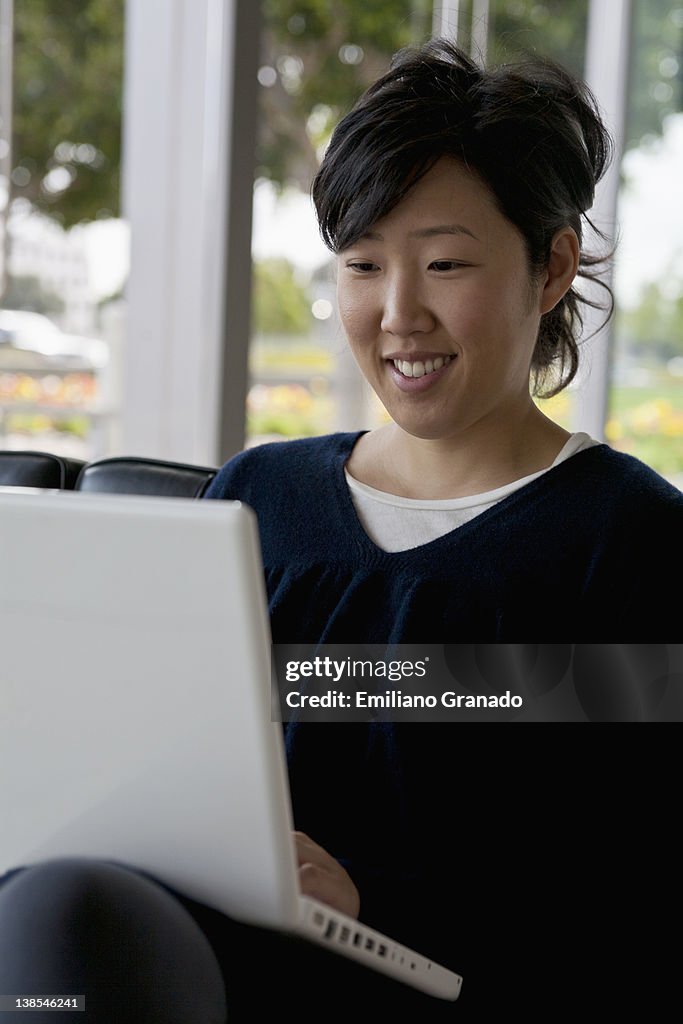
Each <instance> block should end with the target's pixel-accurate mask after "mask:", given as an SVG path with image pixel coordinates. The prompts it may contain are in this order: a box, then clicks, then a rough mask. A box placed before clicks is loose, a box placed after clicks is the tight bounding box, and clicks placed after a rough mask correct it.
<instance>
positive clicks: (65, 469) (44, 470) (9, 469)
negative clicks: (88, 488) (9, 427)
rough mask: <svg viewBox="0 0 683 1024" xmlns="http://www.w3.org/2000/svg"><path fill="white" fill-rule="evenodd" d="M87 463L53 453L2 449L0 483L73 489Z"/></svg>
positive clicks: (13, 485)
mask: <svg viewBox="0 0 683 1024" xmlns="http://www.w3.org/2000/svg"><path fill="white" fill-rule="evenodd" d="M84 466H85V462H83V461H82V460H80V459H67V458H64V457H63V456H61V455H51V454H50V453H49V452H32V451H18V452H15V451H0V486H2V487H42V488H49V489H53V488H57V489H58V490H68V491H72V490H73V489H74V487H75V486H76V481H77V479H78V475H79V473H80V472H81V470H82V469H83V467H84Z"/></svg>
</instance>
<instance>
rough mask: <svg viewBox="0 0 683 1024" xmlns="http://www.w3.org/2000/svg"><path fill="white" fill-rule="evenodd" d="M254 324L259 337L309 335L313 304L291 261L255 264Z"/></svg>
mask: <svg viewBox="0 0 683 1024" xmlns="http://www.w3.org/2000/svg"><path fill="white" fill-rule="evenodd" d="M252 309H253V312H252V324H253V329H254V330H255V331H256V332H257V333H258V334H300V335H304V334H308V332H309V331H310V325H311V302H310V299H309V297H308V294H307V292H306V289H305V288H304V287H303V286H302V285H301V284H299V282H298V281H297V279H296V276H295V273H294V267H293V266H292V264H291V263H289V262H288V261H287V260H260V261H259V262H258V263H255V264H254V275H253V301H252Z"/></svg>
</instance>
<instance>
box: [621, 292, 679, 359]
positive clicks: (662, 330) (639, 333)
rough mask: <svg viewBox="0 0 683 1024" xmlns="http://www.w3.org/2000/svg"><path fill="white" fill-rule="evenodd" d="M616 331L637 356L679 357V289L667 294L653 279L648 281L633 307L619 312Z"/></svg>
mask: <svg viewBox="0 0 683 1024" xmlns="http://www.w3.org/2000/svg"><path fill="white" fill-rule="evenodd" d="M618 334H619V337H620V338H621V340H622V342H623V344H624V345H625V347H626V349H627V350H628V351H629V352H632V353H635V354H637V355H651V356H654V357H656V358H657V359H659V360H663V361H666V360H668V359H673V358H674V357H675V356H683V292H682V293H681V294H679V295H678V296H677V297H669V296H667V295H665V294H663V293H662V290H661V288H660V287H659V285H658V284H657V283H656V282H653V283H652V284H649V285H648V286H647V287H646V288H645V289H644V291H643V296H642V299H641V301H640V304H639V305H638V306H637V307H636V308H635V309H632V310H621V311H620V312H619V314H618Z"/></svg>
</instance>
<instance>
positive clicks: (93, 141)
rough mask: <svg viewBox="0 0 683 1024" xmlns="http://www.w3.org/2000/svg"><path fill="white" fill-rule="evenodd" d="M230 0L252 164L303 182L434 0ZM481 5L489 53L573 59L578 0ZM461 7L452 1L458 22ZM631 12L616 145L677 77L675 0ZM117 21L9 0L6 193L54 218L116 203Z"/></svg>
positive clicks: (466, 8)
mask: <svg viewBox="0 0 683 1024" xmlns="http://www.w3.org/2000/svg"><path fill="white" fill-rule="evenodd" d="M241 2H253V3H258V2H261V3H262V7H263V13H264V28H263V37H262V57H261V63H262V67H261V71H260V76H259V80H260V81H261V83H262V84H261V118H260V129H259V133H260V134H259V144H258V160H257V164H258V168H257V174H258V175H259V176H261V177H265V178H268V179H269V180H271V181H272V182H273V183H275V184H276V185H278V186H280V187H282V186H284V185H286V184H287V183H294V184H296V185H297V186H298V187H299V188H301V189H303V190H304V191H307V190H308V188H309V185H310V181H311V179H312V177H313V174H314V173H315V171H316V170H317V167H318V162H319V157H320V154H321V152H322V147H323V146H324V145H325V143H326V142H327V140H328V138H329V136H330V134H331V131H332V129H333V127H334V125H335V124H336V123H337V121H338V120H339V118H340V117H341V116H342V115H343V114H344V113H345V112H346V111H347V110H349V109H350V107H351V106H352V105H353V103H354V102H355V100H356V99H357V98H358V96H359V95H360V93H361V92H362V91H363V90H364V89H365V87H366V86H367V85H368V84H369V83H370V82H371V81H373V80H374V79H375V78H376V77H377V76H378V75H379V74H381V73H382V72H383V71H384V70H386V69H387V68H388V66H389V61H390V58H391V56H392V54H393V53H395V52H396V51H397V50H398V49H400V48H401V47H403V46H406V45H408V44H410V43H421V42H424V41H425V40H426V39H427V38H428V37H429V35H430V33H431V24H432V7H433V3H432V0H241ZM434 3H436V4H437V5H438V3H439V0H434ZM490 9H491V12H492V18H491V31H490V37H491V43H490V46H489V59H490V60H491V61H493V62H497V61H498V60H516V59H519V58H520V57H522V56H523V55H524V54H525V53H527V52H537V53H547V54H549V55H550V56H553V57H556V58H558V59H560V60H561V61H563V62H564V63H566V64H567V65H568V66H569V67H570V68H571V69H573V70H574V71H576V72H579V73H581V72H582V70H583V51H584V40H585V31H586V21H587V9H588V0H492V2H491V5H490ZM471 10H472V4H471V0H469V2H463V4H462V17H461V24H462V25H463V26H465V27H466V26H468V25H469V23H470V20H471ZM634 17H635V19H636V20H635V24H636V31H635V33H634V39H635V43H636V45H635V49H634V53H633V69H632V75H631V80H632V83H633V85H632V89H631V103H630V114H629V123H628V131H627V146H635V145H638V144H639V143H640V141H641V139H642V137H643V135H646V134H648V133H654V134H658V133H659V132H660V130H661V125H662V120H663V118H664V117H665V116H666V114H667V113H670V112H671V111H672V110H677V109H680V108H681V87H682V83H683V59H681V30H682V29H683V14H682V13H681V7H680V0H648V2H647V3H646V2H644V0H643V2H639V3H635V4H634ZM123 25H124V0H59V2H58V3H57V2H56V0H15V45H14V64H15V66H14V105H15V109H14V132H13V157H14V161H15V163H14V169H13V174H12V186H11V189H12V191H11V197H10V198H11V200H14V199H16V198H19V197H23V198H25V199H28V200H29V201H30V202H31V203H32V204H33V205H34V206H35V207H37V208H38V209H40V210H41V211H42V212H44V213H46V214H47V215H48V216H51V217H53V218H54V219H56V220H58V221H60V222H61V223H62V224H63V225H64V226H65V227H70V226H72V225H73V224H76V223H78V222H79V221H84V220H92V219H94V218H96V217H98V216H103V215H105V216H106V215H111V216H116V215H118V212H119V186H120V181H119V167H120V148H121V106H122V103H121V95H122V68H123V38H124V34H123ZM461 42H462V43H463V45H465V46H466V47H467V46H468V45H469V40H468V37H467V31H464V32H463V34H462V37H461Z"/></svg>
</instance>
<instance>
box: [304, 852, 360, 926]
mask: <svg viewBox="0 0 683 1024" xmlns="http://www.w3.org/2000/svg"><path fill="white" fill-rule="evenodd" d="M294 842H295V845H296V856H297V861H298V864H299V885H300V886H301V892H302V893H303V895H304V896H312V897H313V898H314V899H316V900H320V902H321V903H327V905H328V906H329V907H334V909H335V910H339V911H341V913H342V914H347V915H348V916H349V917H358V911H359V910H360V895H359V893H358V889H356V887H355V885H354V884H353V882H352V881H351V876H350V875H349V873H348V872H347V871H346V870H345V869H344V868H343V867H342V866H341V864H340V863H339V861H337V860H335V859H334V857H332V856H331V855H330V854H329V853H328V852H327V851H326V850H323V848H322V846H318V844H317V843H314V842H313V840H312V839H310V838H309V837H308V836H307V835H306V834H305V832H295V833H294Z"/></svg>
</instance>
